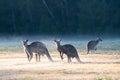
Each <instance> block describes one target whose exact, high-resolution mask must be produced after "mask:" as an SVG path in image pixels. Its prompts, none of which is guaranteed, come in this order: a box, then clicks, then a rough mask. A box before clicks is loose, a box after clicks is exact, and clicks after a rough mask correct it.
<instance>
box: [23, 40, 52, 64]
mask: <svg viewBox="0 0 120 80" xmlns="http://www.w3.org/2000/svg"><path fill="white" fill-rule="evenodd" d="M27 42H28V40H23V41H22V43H23V47H24V51H25V53H26V54H27V58H28V61H29V62H30V61H31V59H32V57H33V52H34V53H35V56H36V61H37V60H38V57H39V61H40V56H41V55H44V54H45V55H46V56H47V57H48V59H49V60H50V61H53V60H52V58H51V56H50V54H49V52H48V50H47V48H46V46H45V45H44V44H43V43H42V42H38V41H36V42H32V43H31V44H30V45H28V44H27Z"/></svg>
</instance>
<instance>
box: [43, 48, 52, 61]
mask: <svg viewBox="0 0 120 80" xmlns="http://www.w3.org/2000/svg"><path fill="white" fill-rule="evenodd" d="M45 54H46V56H47V58H48V59H49V60H50V61H52V62H53V60H52V58H51V56H50V54H49V52H48V50H47V49H46V53H45Z"/></svg>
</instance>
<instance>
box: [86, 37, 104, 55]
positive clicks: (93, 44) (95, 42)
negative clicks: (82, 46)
mask: <svg viewBox="0 0 120 80" xmlns="http://www.w3.org/2000/svg"><path fill="white" fill-rule="evenodd" d="M100 41H102V39H101V38H97V39H96V40H90V41H89V42H88V43H87V46H86V47H87V54H89V52H90V51H92V50H94V51H96V50H97V45H98V43H99V42H100Z"/></svg>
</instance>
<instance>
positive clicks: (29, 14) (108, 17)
mask: <svg viewBox="0 0 120 80" xmlns="http://www.w3.org/2000/svg"><path fill="white" fill-rule="evenodd" d="M43 1H45V2H46V4H47V7H46V5H45V4H44V3H43ZM119 14H120V1H119V0H54V1H53V0H1V1H0V33H7V34H9V33H11V34H103V35H104V34H119V33H120V23H119V22H120V15H119Z"/></svg>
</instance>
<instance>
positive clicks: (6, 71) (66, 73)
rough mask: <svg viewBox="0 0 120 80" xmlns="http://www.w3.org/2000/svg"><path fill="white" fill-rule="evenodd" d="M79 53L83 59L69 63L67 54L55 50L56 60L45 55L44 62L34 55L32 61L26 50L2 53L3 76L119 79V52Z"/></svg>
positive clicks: (0, 79) (10, 79) (18, 79)
mask: <svg viewBox="0 0 120 80" xmlns="http://www.w3.org/2000/svg"><path fill="white" fill-rule="evenodd" d="M79 53H82V54H80V55H79V56H80V58H81V61H82V63H78V62H77V61H76V59H73V60H72V63H67V58H66V56H64V60H63V61H61V60H60V57H59V54H58V53H57V52H56V51H55V52H54V53H52V54H51V56H52V58H53V60H54V61H55V62H50V61H49V60H48V59H47V57H46V56H43V57H42V58H41V62H36V61H35V58H34V57H33V59H32V61H31V62H30V63H29V62H28V60H27V58H26V54H24V53H1V54H0V80H120V55H119V54H117V53H118V52H115V51H113V52H112V51H109V52H107V53H106V52H104V51H103V52H100V53H98V54H89V55H86V54H83V53H84V52H79Z"/></svg>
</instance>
